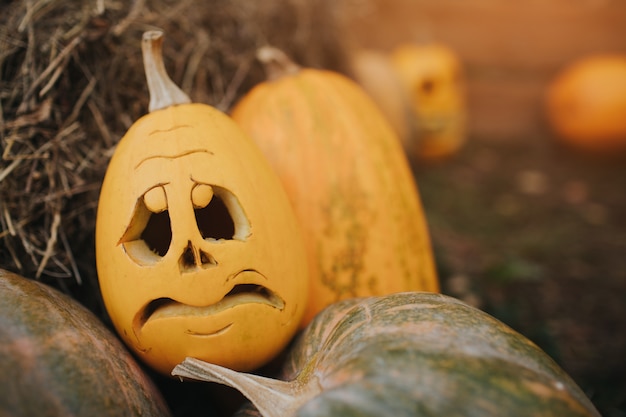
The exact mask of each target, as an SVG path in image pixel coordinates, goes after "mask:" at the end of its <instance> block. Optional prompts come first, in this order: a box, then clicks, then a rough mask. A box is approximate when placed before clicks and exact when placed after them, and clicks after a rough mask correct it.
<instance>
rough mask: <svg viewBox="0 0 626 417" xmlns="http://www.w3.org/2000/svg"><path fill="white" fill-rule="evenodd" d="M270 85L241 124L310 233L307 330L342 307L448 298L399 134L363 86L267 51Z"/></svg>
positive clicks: (254, 97) (253, 96) (242, 113)
mask: <svg viewBox="0 0 626 417" xmlns="http://www.w3.org/2000/svg"><path fill="white" fill-rule="evenodd" d="M259 55H260V58H261V59H262V60H263V61H264V62H266V64H267V65H268V67H269V68H270V77H271V78H272V79H271V80H270V81H267V82H264V83H261V84H259V85H257V86H256V87H255V88H253V89H252V90H251V91H250V92H249V93H248V94H247V95H246V96H244V97H243V98H242V99H241V101H240V102H239V103H237V105H236V106H235V108H234V109H233V111H232V117H233V119H234V120H235V121H236V122H237V123H239V125H240V126H241V127H242V128H243V129H244V131H246V132H247V133H248V134H249V135H250V136H251V137H252V139H253V140H254V141H255V142H256V143H257V144H258V145H259V147H260V148H261V150H262V151H263V152H264V154H265V155H266V157H267V158H268V160H269V161H270V163H271V164H272V166H273V167H274V169H275V171H276V172H277V173H278V176H279V177H280V178H281V179H282V182H283V185H284V187H285V189H286V190H287V194H288V195H289V197H290V200H291V203H292V205H293V207H294V209H295V212H296V216H297V217H298V219H299V221H300V225H301V226H302V229H303V232H304V236H305V243H306V245H307V249H308V258H309V267H310V274H309V275H310V286H309V303H308V307H307V311H306V313H305V318H304V321H303V325H304V324H306V323H307V322H308V321H310V320H311V319H312V318H313V316H314V315H315V314H317V313H318V312H319V311H320V310H322V309H323V308H324V307H326V306H327V305H329V304H330V303H333V302H335V301H337V300H341V299H345V298H350V297H357V296H366V295H381V294H389V293H393V292H399V291H408V290H425V291H438V289H439V286H438V281H437V277H436V272H435V268H434V262H433V254H432V250H431V246H430V238H429V234H428V229H427V225H426V221H425V218H424V213H423V210H422V206H421V202H420V199H419V195H418V192H417V188H416V184H415V181H414V178H413V176H412V172H411V170H410V168H409V165H408V163H407V159H406V156H405V154H404V152H403V150H402V147H401V145H400V141H399V140H398V137H397V136H396V135H395V134H394V132H393V130H392V129H391V127H390V126H389V123H388V122H387V121H386V120H385V118H384V116H383V115H382V114H381V112H380V110H378V108H377V107H376V105H375V104H374V103H373V101H372V100H371V99H370V98H369V97H368V96H367V94H366V93H365V92H364V91H363V89H362V88H360V87H359V86H358V85H357V84H356V83H355V82H353V81H351V80H349V79H348V78H347V77H345V76H343V75H340V74H338V73H335V72H331V71H324V70H315V69H306V68H302V69H300V68H298V67H297V66H295V64H293V63H292V62H290V61H288V59H287V57H286V56H285V55H284V54H282V52H281V51H278V50H276V49H274V48H264V49H262V50H260V54H259Z"/></svg>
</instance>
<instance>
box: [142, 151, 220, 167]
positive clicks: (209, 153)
mask: <svg viewBox="0 0 626 417" xmlns="http://www.w3.org/2000/svg"><path fill="white" fill-rule="evenodd" d="M194 153H206V154H208V155H214V153H213V152H211V151H209V150H208V149H190V150H188V151H185V152H182V153H179V154H177V155H154V156H149V157H147V158H145V159H142V160H141V161H140V162H139V163H138V164H137V165H135V169H137V168H139V167H140V166H141V164H143V163H144V162H148V161H150V160H152V159H176V158H181V157H183V156H187V155H191V154H194Z"/></svg>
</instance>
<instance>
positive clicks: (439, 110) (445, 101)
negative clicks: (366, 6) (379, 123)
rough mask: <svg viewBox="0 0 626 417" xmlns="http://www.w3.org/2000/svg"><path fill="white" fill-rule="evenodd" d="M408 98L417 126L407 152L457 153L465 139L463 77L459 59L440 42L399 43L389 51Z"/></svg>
mask: <svg viewBox="0 0 626 417" xmlns="http://www.w3.org/2000/svg"><path fill="white" fill-rule="evenodd" d="M390 61H391V64H392V66H393V68H394V69H395V70H396V72H397V73H398V76H399V77H400V80H402V82H403V84H404V87H405V88H406V91H407V92H408V95H409V97H410V102H411V107H412V109H413V114H414V117H415V124H416V126H417V134H416V135H415V137H414V138H413V141H414V143H413V144H412V146H411V148H410V150H409V153H410V155H412V156H415V157H416V158H418V159H422V160H436V159H441V158H446V157H448V156H451V155H453V154H455V153H456V152H458V151H459V150H460V149H461V147H462V146H463V145H464V144H465V142H466V140H467V133H466V119H467V114H466V112H467V110H466V104H465V101H466V99H465V80H464V76H463V68H462V64H461V61H460V59H459V58H458V57H457V55H456V53H455V52H454V51H453V50H452V49H450V48H449V47H447V46H445V45H442V44H425V45H417V44H402V45H398V46H397V47H395V48H394V49H393V50H392V51H391V54H390Z"/></svg>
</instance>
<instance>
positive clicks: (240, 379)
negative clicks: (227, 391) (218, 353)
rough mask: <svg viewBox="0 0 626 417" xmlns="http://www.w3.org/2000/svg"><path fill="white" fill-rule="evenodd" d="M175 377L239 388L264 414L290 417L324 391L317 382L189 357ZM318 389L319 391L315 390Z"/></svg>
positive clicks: (268, 416) (271, 416)
mask: <svg viewBox="0 0 626 417" xmlns="http://www.w3.org/2000/svg"><path fill="white" fill-rule="evenodd" d="M172 375H173V376H178V377H181V378H182V377H184V378H190V379H195V380H198V381H205V382H215V383H218V384H222V385H226V386H229V387H232V388H235V389H237V390H238V391H239V392H241V393H242V394H243V395H245V396H246V398H248V399H249V400H250V401H251V402H252V404H254V406H255V407H256V408H257V409H258V410H259V412H260V413H261V415H262V416H263V417H288V416H293V415H295V412H296V410H298V408H300V407H301V406H302V405H303V404H304V403H305V402H307V401H308V400H310V399H311V398H312V397H313V396H315V395H317V394H318V393H319V392H320V389H319V387H318V386H317V384H314V385H310V386H303V385H302V384H300V383H298V382H297V381H291V382H286V381H281V380H278V379H272V378H266V377H262V376H259V375H253V374H248V373H243V372H237V371H233V370H232V369H228V368H224V367H223V366H219V365H215V364H212V363H207V362H204V361H201V360H199V359H195V358H186V359H185V360H184V361H183V362H181V363H180V364H179V365H177V366H176V367H175V368H174V369H173V370H172ZM313 391H315V392H313Z"/></svg>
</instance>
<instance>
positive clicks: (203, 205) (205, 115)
mask: <svg viewBox="0 0 626 417" xmlns="http://www.w3.org/2000/svg"><path fill="white" fill-rule="evenodd" d="M161 44H162V33H161V32H156V31H154V32H147V33H146V34H144V39H143V43H142V47H143V50H144V63H145V67H146V76H147V79H148V87H149V89H150V96H151V100H150V113H149V114H147V115H145V116H143V117H142V118H141V119H139V120H137V121H136V122H135V123H134V124H133V125H132V126H131V127H130V129H129V130H128V132H127V133H126V135H125V136H124V137H123V138H122V139H121V141H120V143H119V144H118V146H117V149H116V151H115V154H114V155H113V157H112V159H111V161H110V164H109V167H108V169H107V172H106V175H105V178H104V182H103V184H102V190H101V194H100V201H99V206H98V213H97V221H96V261H97V270H98V276H99V282H100V289H101V291H102V296H103V298H104V302H105V305H106V308H107V311H108V313H109V315H110V317H111V319H112V321H113V323H114V324H115V328H116V329H117V331H118V333H119V334H120V336H121V337H122V339H123V340H124V341H125V342H126V344H127V345H128V346H129V347H130V348H131V349H132V350H133V351H134V352H135V354H137V356H138V357H139V358H141V359H142V360H143V361H145V362H146V363H147V364H148V365H150V366H152V367H153V368H155V369H156V370H158V371H159V372H162V373H164V374H166V375H169V374H170V371H171V370H172V368H174V366H175V365H176V364H177V363H179V362H180V361H182V360H183V359H184V358H185V357H187V356H193V357H197V358H201V359H204V360H207V361H209V362H213V363H220V364H222V365H224V366H227V367H231V368H233V369H241V370H246V369H247V370H251V369H254V368H257V367H259V366H261V365H263V364H264V363H266V362H267V361H269V360H270V359H272V358H273V357H274V356H275V355H276V354H278V353H279V352H280V351H281V350H282V349H283V348H284V346H285V345H286V344H287V343H288V342H289V341H290V340H291V338H292V337H293V335H294V334H295V332H296V331H297V329H298V326H299V324H300V321H301V317H302V315H303V314H304V308H305V304H306V288H307V285H308V278H307V272H308V270H307V263H306V262H307V261H306V253H305V249H304V242H303V239H302V235H301V231H300V229H299V226H298V223H297V220H296V218H295V215H294V213H293V210H292V208H291V206H290V203H289V200H288V198H287V196H286V194H285V191H284V190H283V188H282V185H281V183H280V181H279V179H278V178H277V176H276V174H275V173H274V172H273V171H272V168H271V167H270V166H269V164H268V162H267V160H266V159H265V158H264V157H263V154H262V153H261V152H260V151H259V149H258V148H257V147H256V146H255V145H254V143H253V142H252V141H251V140H250V139H249V138H248V137H247V136H246V135H245V134H244V133H243V132H242V131H241V129H240V128H239V127H238V126H237V125H236V124H235V122H233V121H232V120H231V119H230V118H229V117H228V116H227V115H225V114H224V113H222V112H220V111H218V110H216V109H215V108H213V107H210V106H207V105H204V104H193V103H190V102H189V98H188V97H187V96H186V95H185V93H183V92H182V91H181V90H180V89H179V88H178V87H177V86H176V85H175V84H174V83H173V82H172V81H171V80H170V79H169V77H168V76H167V74H166V72H165V67H164V65H163V60H162V57H161V48H162V46H161Z"/></svg>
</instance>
